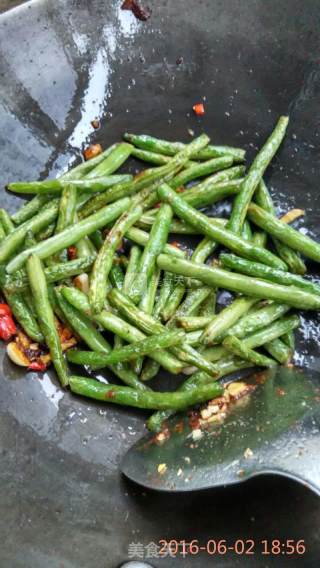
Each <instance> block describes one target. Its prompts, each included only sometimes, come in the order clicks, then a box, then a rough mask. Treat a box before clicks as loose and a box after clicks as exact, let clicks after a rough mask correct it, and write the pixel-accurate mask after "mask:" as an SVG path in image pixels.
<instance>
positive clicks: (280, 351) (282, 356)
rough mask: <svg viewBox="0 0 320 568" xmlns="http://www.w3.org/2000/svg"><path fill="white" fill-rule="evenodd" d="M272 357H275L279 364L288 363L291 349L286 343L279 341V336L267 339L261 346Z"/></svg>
mask: <svg viewBox="0 0 320 568" xmlns="http://www.w3.org/2000/svg"><path fill="white" fill-rule="evenodd" d="M263 347H264V348H265V349H266V351H268V353H270V355H272V357H274V359H276V360H277V361H278V362H279V363H281V364H286V363H289V361H290V359H291V357H292V350H291V349H290V347H288V345H286V344H285V343H284V342H283V341H281V339H280V337H279V338H276V339H273V340H272V341H268V342H267V343H265V344H264V346H263Z"/></svg>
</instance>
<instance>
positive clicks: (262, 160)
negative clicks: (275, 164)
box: [228, 116, 289, 234]
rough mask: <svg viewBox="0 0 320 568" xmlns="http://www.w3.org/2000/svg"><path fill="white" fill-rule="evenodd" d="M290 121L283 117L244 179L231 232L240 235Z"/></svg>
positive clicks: (231, 224)
mask: <svg viewBox="0 0 320 568" xmlns="http://www.w3.org/2000/svg"><path fill="white" fill-rule="evenodd" d="M288 122H289V119H288V117H287V116H281V117H280V118H279V120H278V123H277V125H276V127H275V129H274V130H273V132H272V133H271V135H270V136H269V138H268V140H267V141H266V142H265V144H264V146H263V147H262V148H261V150H260V151H259V153H258V154H257V156H256V157H255V159H254V161H253V162H252V165H251V167H250V169H249V171H248V173H247V175H246V177H245V179H244V182H243V184H242V187H241V190H240V193H239V194H238V195H237V197H236V198H235V200H234V203H233V207H232V212H231V216H230V220H229V223H228V228H229V229H230V231H233V232H234V233H237V234H239V233H240V232H241V229H242V225H243V223H244V220H245V218H246V215H247V210H248V206H249V204H250V202H251V199H252V196H253V194H254V191H255V189H256V188H257V186H258V184H259V182H260V181H261V179H262V177H263V174H264V172H265V170H266V169H267V167H268V165H269V163H270V162H271V160H272V158H273V156H274V155H275V153H276V152H277V150H278V148H279V146H280V144H281V142H282V140H283V138H284V135H285V132H286V129H287V126H288Z"/></svg>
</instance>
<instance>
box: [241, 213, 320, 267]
mask: <svg viewBox="0 0 320 568" xmlns="http://www.w3.org/2000/svg"><path fill="white" fill-rule="evenodd" d="M248 216H249V219H250V220H251V221H252V222H253V223H255V225H257V226H258V227H260V228H262V229H263V230H264V231H266V233H268V234H270V235H272V236H273V237H276V238H277V239H278V240H279V241H281V242H282V243H284V244H286V245H288V246H289V247H291V248H293V249H294V250H297V251H299V252H301V253H302V254H304V255H305V256H307V257H308V258H311V259H312V260H315V261H316V262H320V244H318V243H317V242H316V241H314V240H313V239H311V238H310V237H308V236H307V235H303V234H302V233H299V231H296V230H295V229H293V228H292V227H289V226H288V225H286V223H283V222H282V221H280V220H279V219H277V218H276V217H274V216H273V215H270V213H267V212H266V211H264V210H263V209H261V208H260V207H259V206H258V205H255V204H254V203H251V205H250V206H249V208H248Z"/></svg>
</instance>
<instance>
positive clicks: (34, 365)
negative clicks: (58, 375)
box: [28, 361, 47, 371]
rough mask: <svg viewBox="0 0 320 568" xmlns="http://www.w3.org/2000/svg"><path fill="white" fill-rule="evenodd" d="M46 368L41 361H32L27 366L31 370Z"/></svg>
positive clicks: (43, 369)
mask: <svg viewBox="0 0 320 568" xmlns="http://www.w3.org/2000/svg"><path fill="white" fill-rule="evenodd" d="M46 368H47V366H46V364H45V363H44V362H43V361H32V363H30V365H29V367H28V369H30V370H31V371H45V370H46Z"/></svg>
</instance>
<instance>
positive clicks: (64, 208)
mask: <svg viewBox="0 0 320 568" xmlns="http://www.w3.org/2000/svg"><path fill="white" fill-rule="evenodd" d="M76 205H77V190H76V188H75V187H72V186H71V185H66V186H65V188H64V189H63V191H62V194H61V199H60V203H59V214H58V220H57V225H56V230H55V232H56V233H61V231H63V230H64V229H66V228H67V227H70V226H71V225H73V224H74V222H75V214H76Z"/></svg>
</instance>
